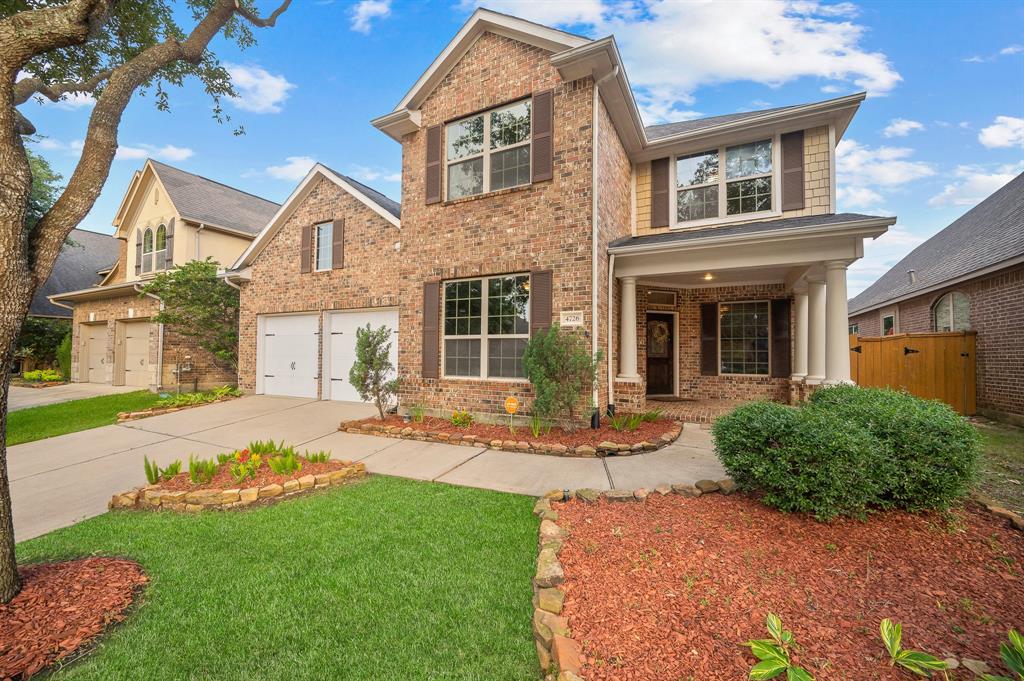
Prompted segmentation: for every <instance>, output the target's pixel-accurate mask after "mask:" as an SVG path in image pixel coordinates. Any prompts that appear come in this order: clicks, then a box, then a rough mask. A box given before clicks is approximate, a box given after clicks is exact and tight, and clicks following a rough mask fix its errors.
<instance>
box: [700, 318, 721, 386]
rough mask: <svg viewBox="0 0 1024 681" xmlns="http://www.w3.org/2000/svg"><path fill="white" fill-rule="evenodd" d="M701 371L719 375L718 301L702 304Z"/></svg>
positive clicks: (709, 374)
mask: <svg viewBox="0 0 1024 681" xmlns="http://www.w3.org/2000/svg"><path fill="white" fill-rule="evenodd" d="M700 373H701V375H703V376H717V375H718V303H701V305H700Z"/></svg>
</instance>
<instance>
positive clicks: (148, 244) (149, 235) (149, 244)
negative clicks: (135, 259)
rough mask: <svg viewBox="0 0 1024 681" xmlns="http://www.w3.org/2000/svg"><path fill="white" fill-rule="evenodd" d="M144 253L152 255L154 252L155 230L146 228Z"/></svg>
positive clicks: (143, 239) (143, 243)
mask: <svg viewBox="0 0 1024 681" xmlns="http://www.w3.org/2000/svg"><path fill="white" fill-rule="evenodd" d="M142 252H143V253H152V252H153V230H151V229H149V228H148V227H147V228H146V231H145V233H144V234H143V235H142Z"/></svg>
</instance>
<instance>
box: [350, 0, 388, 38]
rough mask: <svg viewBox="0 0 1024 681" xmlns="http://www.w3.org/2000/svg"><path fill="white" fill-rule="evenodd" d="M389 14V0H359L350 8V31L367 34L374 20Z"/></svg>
mask: <svg viewBox="0 0 1024 681" xmlns="http://www.w3.org/2000/svg"><path fill="white" fill-rule="evenodd" d="M390 14H391V0H359V2H358V3H357V4H356V6H355V7H353V8H352V30H353V31H358V32H359V33H369V32H370V29H371V28H372V26H371V25H370V24H371V23H372V22H373V20H374V19H383V18H384V17H386V16H388V15H390Z"/></svg>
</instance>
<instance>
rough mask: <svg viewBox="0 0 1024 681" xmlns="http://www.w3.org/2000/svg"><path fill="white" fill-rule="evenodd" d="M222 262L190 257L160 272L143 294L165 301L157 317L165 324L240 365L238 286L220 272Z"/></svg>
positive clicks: (232, 363)
mask: <svg viewBox="0 0 1024 681" xmlns="http://www.w3.org/2000/svg"><path fill="white" fill-rule="evenodd" d="M217 268H218V264H217V262H216V261H214V260H211V259H210V258H207V259H206V260H190V261H188V262H187V263H185V264H184V265H179V266H177V267H175V268H174V269H172V270H169V271H167V272H160V273H158V274H157V275H156V276H155V277H153V280H152V281H150V282H149V283H148V284H146V285H145V286H144V287H143V289H142V291H143V293H142V294H140V295H145V294H151V295H155V296H157V297H158V298H159V299H160V300H161V301H162V302H163V309H162V310H161V311H160V312H159V313H158V314H156V315H154V316H153V321H155V322H157V323H159V324H165V325H167V326H168V327H170V328H171V329H173V330H174V331H175V332H177V333H180V334H181V335H183V336H185V337H187V338H193V339H195V341H196V342H197V343H198V344H199V346H200V347H201V348H203V349H205V350H208V351H209V352H210V353H211V354H213V356H214V357H216V358H217V359H218V360H219V361H221V362H223V363H225V364H228V365H230V366H231V367H232V368H233V369H237V368H238V306H239V302H238V290H237V289H235V288H232V287H231V286H228V285H227V284H226V283H224V282H223V281H222V280H221V278H220V277H218V276H217Z"/></svg>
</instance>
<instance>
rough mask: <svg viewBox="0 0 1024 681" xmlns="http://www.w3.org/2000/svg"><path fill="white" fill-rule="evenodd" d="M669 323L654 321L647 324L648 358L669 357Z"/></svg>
mask: <svg viewBox="0 0 1024 681" xmlns="http://www.w3.org/2000/svg"><path fill="white" fill-rule="evenodd" d="M668 337H669V330H668V323H667V322H662V321H652V322H649V323H648V324H647V356H648V357H668V353H669V348H668Z"/></svg>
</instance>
